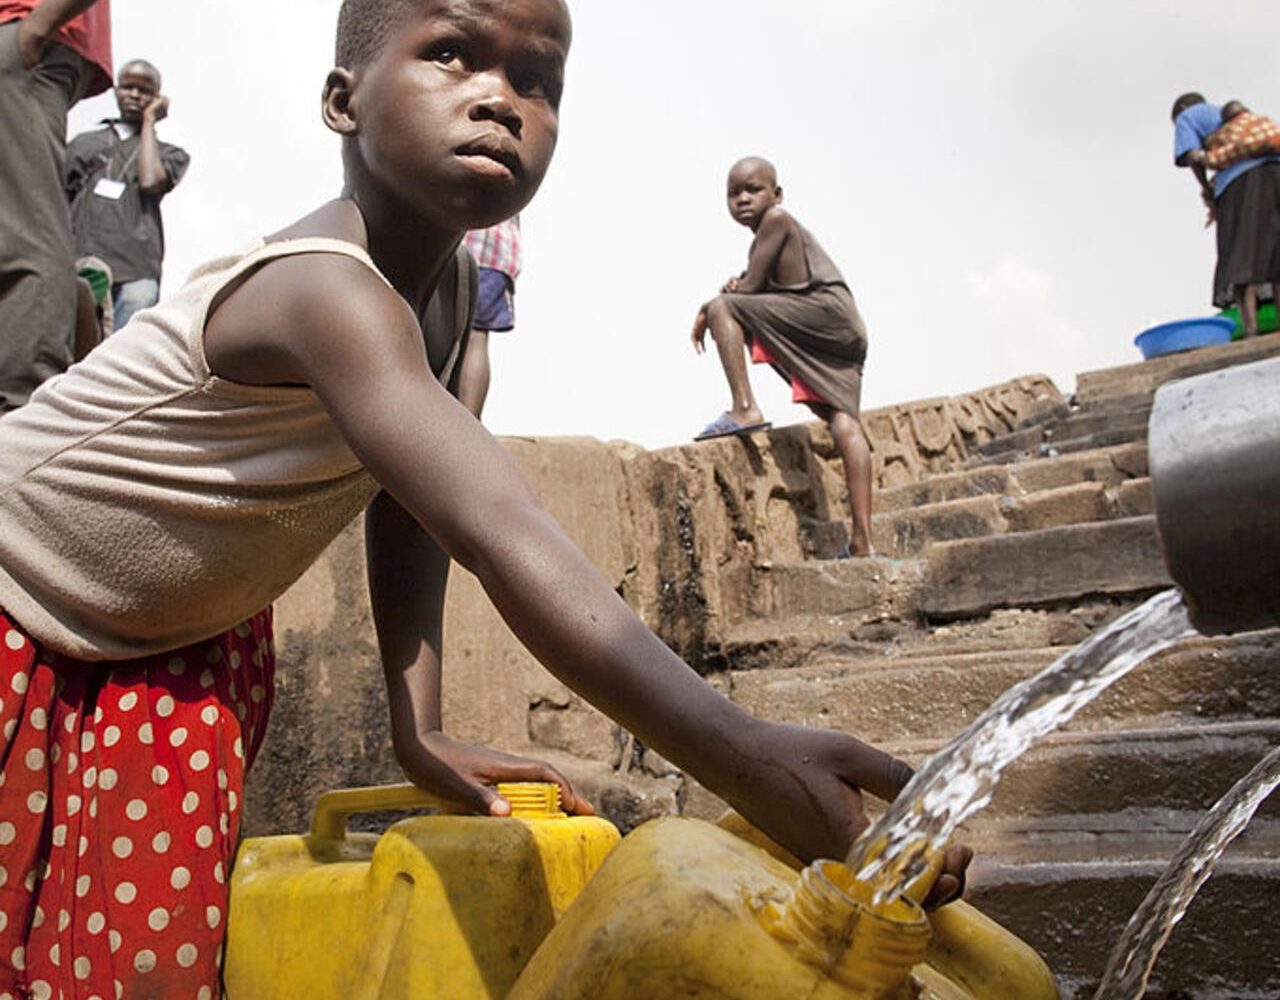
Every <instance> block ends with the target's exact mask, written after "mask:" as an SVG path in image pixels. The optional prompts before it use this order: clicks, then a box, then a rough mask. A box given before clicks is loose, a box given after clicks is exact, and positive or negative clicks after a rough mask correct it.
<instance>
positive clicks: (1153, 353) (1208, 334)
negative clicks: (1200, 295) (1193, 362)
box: [1133, 316, 1236, 358]
mask: <svg viewBox="0 0 1280 1000" xmlns="http://www.w3.org/2000/svg"><path fill="white" fill-rule="evenodd" d="M1235 328H1236V324H1235V321H1234V320H1232V319H1228V318H1226V317H1223V316H1206V317H1204V318H1203V319H1179V320H1174V321H1173V322H1172V323H1161V324H1160V325H1159V326H1153V327H1151V329H1149V330H1143V331H1142V332H1141V333H1140V334H1138V335H1137V336H1136V337H1134V338H1133V342H1134V343H1135V344H1137V345H1138V350H1140V351H1141V352H1142V356H1143V358H1158V357H1160V355H1162V354H1176V353H1177V352H1178V351H1191V350H1194V349H1195V348H1197V347H1209V346H1211V345H1213V344H1226V343H1230V341H1231V331H1232V330H1234V329H1235Z"/></svg>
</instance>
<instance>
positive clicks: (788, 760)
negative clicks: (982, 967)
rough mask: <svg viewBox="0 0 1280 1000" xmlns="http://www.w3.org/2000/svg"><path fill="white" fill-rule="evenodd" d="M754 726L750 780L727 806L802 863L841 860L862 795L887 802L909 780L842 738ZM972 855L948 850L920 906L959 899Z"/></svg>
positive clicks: (902, 769)
mask: <svg viewBox="0 0 1280 1000" xmlns="http://www.w3.org/2000/svg"><path fill="white" fill-rule="evenodd" d="M762 726H763V727H764V728H763V732H762V733H761V734H760V735H759V737H758V738H757V739H756V741H755V743H754V745H755V746H756V747H757V748H758V756H757V759H756V760H755V761H754V764H755V767H754V768H753V769H752V774H751V777H750V778H749V779H748V783H747V784H746V785H745V787H744V789H743V794H742V795H741V797H740V798H735V800H733V801H731V803H730V804H731V805H732V806H733V807H734V808H735V809H737V810H738V812H740V813H741V814H742V815H743V816H745V817H746V818H747V819H748V820H750V821H751V822H752V823H754V824H755V825H756V826H758V827H759V828H760V829H761V830H762V831H764V832H765V833H767V834H768V835H769V836H770V837H772V838H773V839H774V840H776V841H778V843H780V844H782V845H783V846H784V847H786V848H787V849H788V850H790V851H791V852H792V853H793V854H795V855H796V856H797V857H798V858H800V859H801V860H803V861H805V862H809V861H812V860H813V859H814V858H833V859H836V860H843V859H844V857H845V855H846V854H847V853H848V851H849V848H850V846H851V845H852V844H853V842H854V840H856V839H857V837H858V836H859V835H860V834H861V833H862V832H863V831H864V830H865V829H866V828H867V826H868V820H867V816H866V813H865V812H864V811H863V804H862V791H863V790H864V789H865V790H866V791H868V792H871V793H872V794H873V795H875V796H876V797H877V798H881V799H884V800H885V801H886V802H892V801H893V800H894V799H895V798H897V796H898V793H899V792H901V791H902V789H903V787H904V786H905V785H906V784H907V782H908V781H910V780H911V776H912V770H911V767H910V766H909V765H908V764H906V763H905V762H904V761H901V760H897V759H896V758H894V757H891V756H889V755H888V754H886V753H884V752H883V751H880V750H877V749H875V748H874V747H871V746H868V745H867V744H865V743H863V742H861V741H859V740H856V739H854V738H853V737H852V736H847V735H845V734H844V733H837V732H833V731H831V730H826V729H810V728H807V727H801V726H790V725H783V724H778V723H762ZM753 756H754V755H753ZM972 856H973V853H972V852H971V851H970V850H969V849H968V848H967V847H960V846H955V847H951V848H948V850H947V852H946V853H945V855H944V857H943V867H942V873H941V874H940V875H939V876H938V879H937V881H936V882H935V883H934V888H933V891H932V892H931V893H930V894H929V897H928V899H927V900H926V901H925V905H926V906H929V907H933V906H940V905H942V904H943V903H945V902H949V901H950V900H952V899H954V898H956V897H957V896H959V895H960V893H961V892H962V891H963V890H964V871H965V868H967V867H968V864H969V861H970V859H971V858H972Z"/></svg>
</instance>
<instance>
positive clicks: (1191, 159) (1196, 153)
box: [1187, 149, 1205, 163]
mask: <svg viewBox="0 0 1280 1000" xmlns="http://www.w3.org/2000/svg"><path fill="white" fill-rule="evenodd" d="M1204 159H1205V152H1204V150H1203V149H1193V150H1191V151H1190V152H1189V153H1187V162H1188V163H1204Z"/></svg>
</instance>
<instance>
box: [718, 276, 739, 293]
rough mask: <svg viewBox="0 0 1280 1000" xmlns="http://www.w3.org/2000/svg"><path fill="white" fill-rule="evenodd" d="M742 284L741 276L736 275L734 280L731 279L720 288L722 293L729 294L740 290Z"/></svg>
mask: <svg viewBox="0 0 1280 1000" xmlns="http://www.w3.org/2000/svg"><path fill="white" fill-rule="evenodd" d="M741 283H742V278H741V276H740V275H737V274H735V275H734V276H733V277H732V278H730V279H729V280H728V281H726V282H725V283H724V284H723V285H722V286H721V287H720V291H721V292H727V293H732V292H736V291H737V290H738V285H739V284H741Z"/></svg>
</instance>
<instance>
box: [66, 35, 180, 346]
mask: <svg viewBox="0 0 1280 1000" xmlns="http://www.w3.org/2000/svg"><path fill="white" fill-rule="evenodd" d="M116 104H117V105H118V106H119V108H120V117H118V118H112V119H107V120H106V121H105V122H103V127H102V128H99V129H95V130H94V131H92V132H83V133H81V134H80V135H78V136H76V137H75V138H74V139H73V140H71V145H70V147H69V148H68V149H67V173H66V177H67V180H66V186H67V198H68V200H69V201H70V203H71V225H72V230H73V232H74V233H75V245H76V253H77V254H78V255H79V256H81V257H88V256H93V257H98V258H101V259H102V260H103V261H105V262H106V264H107V266H108V267H109V268H110V269H111V305H112V325H113V327H114V328H115V329H119V328H120V327H122V326H124V325H125V324H126V323H128V322H129V318H130V317H131V316H132V315H133V314H134V313H135V312H137V311H138V310H139V309H146V308H148V307H150V306H153V305H155V304H156V302H157V301H158V300H159V298H160V265H161V262H162V261H163V259H164V224H163V222H162V221H161V218H160V200H161V199H162V198H163V197H164V196H165V195H166V194H168V193H169V192H170V191H172V190H173V188H174V186H175V185H177V183H178V181H180V180H182V176H183V174H185V173H186V171H187V166H188V164H189V163H190V162H191V158H190V157H189V156H188V155H187V152H186V150H184V149H181V148H179V147H178V146H173V145H170V144H169V143H167V142H161V141H160V139H159V138H158V137H157V136H156V123H157V122H159V121H161V120H163V119H164V118H165V116H166V115H168V113H169V98H167V97H165V96H164V94H162V93H161V92H160V71H159V70H158V69H156V67H155V66H153V65H152V64H151V63H149V62H147V61H146V60H145V59H134V60H132V61H130V62H127V63H125V64H124V66H122V67H121V69H120V74H119V76H118V77H117V78H116Z"/></svg>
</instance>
